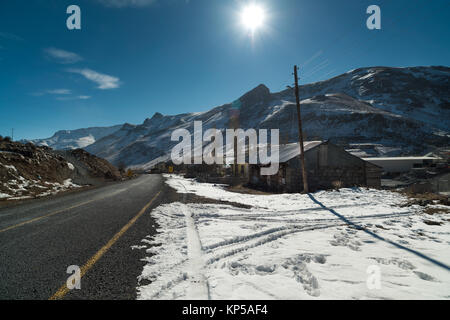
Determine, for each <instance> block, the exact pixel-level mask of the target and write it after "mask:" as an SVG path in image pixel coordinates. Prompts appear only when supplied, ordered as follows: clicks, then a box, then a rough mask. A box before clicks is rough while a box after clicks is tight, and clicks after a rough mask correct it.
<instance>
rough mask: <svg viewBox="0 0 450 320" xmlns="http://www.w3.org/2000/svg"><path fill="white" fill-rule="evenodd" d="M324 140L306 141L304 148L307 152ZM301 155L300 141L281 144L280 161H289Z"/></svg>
mask: <svg viewBox="0 0 450 320" xmlns="http://www.w3.org/2000/svg"><path fill="white" fill-rule="evenodd" d="M322 143H323V141H305V142H304V143H303V148H304V150H305V152H307V151H309V150H311V149H312V148H315V147H317V146H318V145H320V144H322ZM299 155H300V143H299V142H297V143H289V144H284V145H280V163H283V162H287V161H289V160H291V159H293V158H295V157H297V156H299Z"/></svg>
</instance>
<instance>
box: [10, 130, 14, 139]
mask: <svg viewBox="0 0 450 320" xmlns="http://www.w3.org/2000/svg"><path fill="white" fill-rule="evenodd" d="M11 141H14V128H11Z"/></svg>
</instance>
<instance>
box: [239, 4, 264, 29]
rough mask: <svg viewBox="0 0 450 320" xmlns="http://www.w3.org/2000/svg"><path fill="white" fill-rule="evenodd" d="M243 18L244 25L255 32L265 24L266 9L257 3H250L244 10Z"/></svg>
mask: <svg viewBox="0 0 450 320" xmlns="http://www.w3.org/2000/svg"><path fill="white" fill-rule="evenodd" d="M241 19H242V23H243V25H244V26H245V27H246V28H247V29H249V30H251V31H252V32H254V31H256V30H257V29H259V28H261V27H262V26H263V24H264V19H265V13H264V9H263V8H262V7H261V6H259V5H257V4H250V5H248V6H247V7H245V8H244V9H243V10H242V14H241Z"/></svg>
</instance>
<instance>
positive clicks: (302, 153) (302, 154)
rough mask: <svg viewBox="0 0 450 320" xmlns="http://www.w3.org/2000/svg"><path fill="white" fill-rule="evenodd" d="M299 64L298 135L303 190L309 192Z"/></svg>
mask: <svg viewBox="0 0 450 320" xmlns="http://www.w3.org/2000/svg"><path fill="white" fill-rule="evenodd" d="M297 70H298V68H297V66H294V77H295V99H296V100H297V118H298V136H299V141H300V160H301V163H302V176H303V192H304V193H309V187H308V175H307V173H306V163H305V147H304V145H303V129H302V116H301V113H300V95H299V90H298V73H297Z"/></svg>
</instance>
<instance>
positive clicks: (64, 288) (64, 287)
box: [49, 191, 161, 300]
mask: <svg viewBox="0 0 450 320" xmlns="http://www.w3.org/2000/svg"><path fill="white" fill-rule="evenodd" d="M160 193H161V191H159V192H158V193H157V194H156V195H155V196H154V197H153V198H152V200H150V202H149V203H147V204H146V205H145V207H143V208H142V209H141V211H139V213H138V214H137V215H136V216H135V217H134V218H133V219H131V220H130V221H129V222H128V223H127V224H126V225H125V226H124V227H123V228H122V229H120V231H119V232H117V233H116V234H115V235H114V237H112V238H111V240H109V241H108V243H107V244H105V245H104V246H103V247H102V248H101V249H100V250H99V251H97V253H96V254H94V255H93V256H92V257H91V258H90V259H89V260H88V262H86V263H85V264H84V265H83V266H82V267H81V270H80V279H81V278H82V277H83V276H84V275H85V274H86V273H87V272H88V271H89V269H91V268H92V267H93V266H94V264H95V263H96V262H97V261H98V260H99V259H100V258H101V257H102V256H103V255H104V254H105V253H106V252H107V251H108V250H109V249H110V248H111V247H112V246H113V245H114V243H115V242H116V241H117V240H119V238H120V237H121V236H122V235H123V234H124V233H125V232H126V231H127V230H128V229H129V228H130V227H131V226H132V225H133V224H134V223H135V222H136V221H137V219H139V217H140V216H142V215H143V214H144V213H145V211H146V210H147V209H148V208H149V207H150V206H151V205H152V203H153V201H154V200H155V199H156V198H157V197H158V196H159V194H160ZM68 292H69V289H68V288H67V284H63V285H62V286H61V288H59V290H58V291H57V292H56V293H55V294H54V295H53V296H51V297H50V298H49V300H59V299H62V298H64V296H65V295H66V294H67V293H68Z"/></svg>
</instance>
